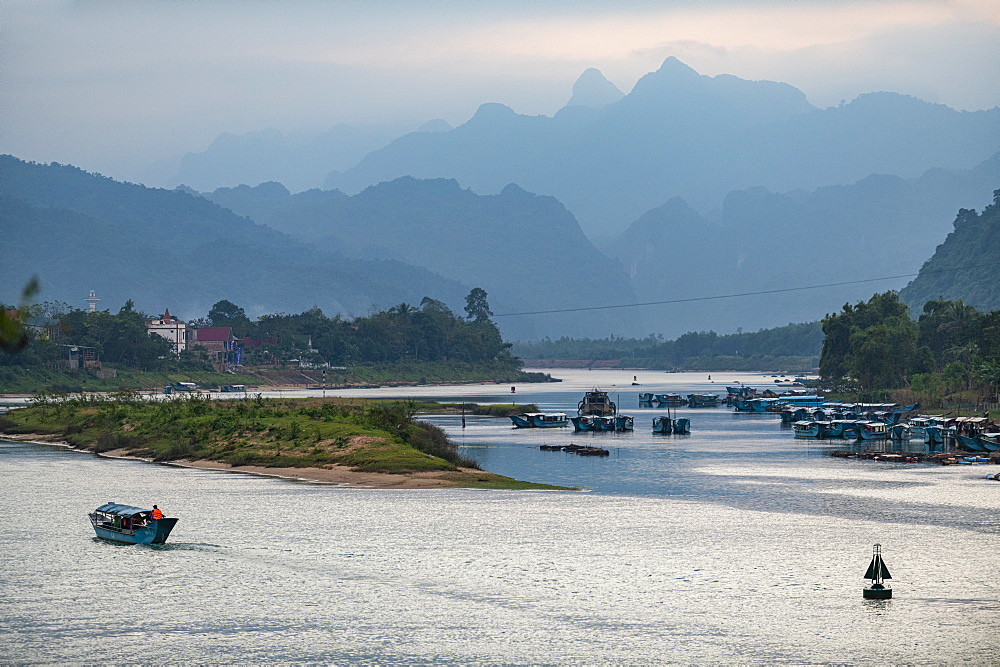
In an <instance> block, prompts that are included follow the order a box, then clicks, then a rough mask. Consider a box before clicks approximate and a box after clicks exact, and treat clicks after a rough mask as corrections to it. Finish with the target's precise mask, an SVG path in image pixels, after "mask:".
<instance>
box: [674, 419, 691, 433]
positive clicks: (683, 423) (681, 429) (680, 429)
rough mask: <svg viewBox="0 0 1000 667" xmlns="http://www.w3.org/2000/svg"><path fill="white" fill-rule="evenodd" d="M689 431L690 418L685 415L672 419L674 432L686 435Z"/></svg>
mask: <svg viewBox="0 0 1000 667" xmlns="http://www.w3.org/2000/svg"><path fill="white" fill-rule="evenodd" d="M689 433H691V420H690V419H687V418H686V417H678V418H677V419H675V420H674V434H675V435H688V434H689Z"/></svg>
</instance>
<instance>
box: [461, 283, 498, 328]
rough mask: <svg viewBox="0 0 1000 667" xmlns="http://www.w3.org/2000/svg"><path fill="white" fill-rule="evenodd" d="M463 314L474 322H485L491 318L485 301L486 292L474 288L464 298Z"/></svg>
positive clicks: (479, 288)
mask: <svg viewBox="0 0 1000 667" xmlns="http://www.w3.org/2000/svg"><path fill="white" fill-rule="evenodd" d="M465 313H466V315H468V318H469V319H470V320H472V321H474V322H487V321H489V319H490V317H492V316H493V311H492V310H490V304H489V302H487V301H486V290H484V289H482V288H481V287H475V288H473V289H472V291H471V292H469V294H468V296H466V297H465Z"/></svg>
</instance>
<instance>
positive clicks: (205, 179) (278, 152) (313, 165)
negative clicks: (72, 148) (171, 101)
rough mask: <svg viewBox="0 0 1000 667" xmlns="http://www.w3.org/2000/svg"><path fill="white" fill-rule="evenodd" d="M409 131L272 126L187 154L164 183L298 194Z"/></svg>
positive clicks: (428, 128) (435, 128) (444, 126)
mask: <svg viewBox="0 0 1000 667" xmlns="http://www.w3.org/2000/svg"><path fill="white" fill-rule="evenodd" d="M450 129H451V126H450V125H448V123H446V122H445V121H443V120H435V121H430V122H428V123H425V124H424V125H423V126H422V127H421V128H419V129H418V130H416V131H417V132H447V131H448V130H450ZM402 131H403V130H401V129H399V128H379V129H373V128H364V129H362V128H358V127H353V126H350V125H345V124H339V125H336V126H334V127H333V128H331V129H330V130H327V131H326V132H321V133H318V134H303V133H300V134H289V135H285V134H284V133H282V132H281V131H279V130H277V129H274V128H269V129H266V130H261V131H259V132H248V133H246V134H240V135H236V134H230V133H223V134H221V135H219V137H218V138H216V140H215V141H213V142H212V144H211V145H210V146H209V147H208V148H207V149H206V150H205V151H203V152H201V153H186V154H185V155H184V156H183V158H181V162H180V166H179V167H178V168H177V170H176V173H174V174H173V175H172V176H170V178H169V179H168V180H167V181H166V182H164V183H162V184H159V183H158V185H166V186H167V187H171V188H173V187H176V186H178V185H187V186H188V187H191V188H193V189H195V190H199V191H210V190H214V189H216V188H220V187H230V186H236V185H241V184H248V185H257V184H259V183H265V182H268V181H277V182H280V183H282V184H284V185H285V186H287V187H288V188H290V189H291V190H292V191H295V192H298V191H301V190H308V189H310V188H318V187H320V186H321V185H322V184H323V180H324V179H325V178H326V177H327V175H328V174H329V173H330V172H333V171H343V170H345V169H348V168H350V167H353V166H354V165H355V164H357V162H358V161H359V160H360V159H361V158H362V157H364V156H365V155H366V154H367V153H369V152H371V151H373V150H375V149H376V148H379V147H381V146H384V145H385V144H387V143H389V142H390V141H392V139H394V138H396V137H397V136H398V135H399V134H400V133H401V132H402Z"/></svg>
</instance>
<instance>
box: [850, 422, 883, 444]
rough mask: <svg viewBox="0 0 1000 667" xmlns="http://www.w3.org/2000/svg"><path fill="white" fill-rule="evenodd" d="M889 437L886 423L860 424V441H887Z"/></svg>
mask: <svg viewBox="0 0 1000 667" xmlns="http://www.w3.org/2000/svg"><path fill="white" fill-rule="evenodd" d="M888 437H889V426H888V425H887V424H886V423H885V422H861V423H859V424H858V439H859V440H885V439H886V438H888Z"/></svg>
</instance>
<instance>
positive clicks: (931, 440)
mask: <svg viewBox="0 0 1000 667" xmlns="http://www.w3.org/2000/svg"><path fill="white" fill-rule="evenodd" d="M944 438H945V428H944V427H943V426H941V425H939V424H928V425H927V426H925V427H924V442H925V443H926V444H928V445H943V444H944Z"/></svg>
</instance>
